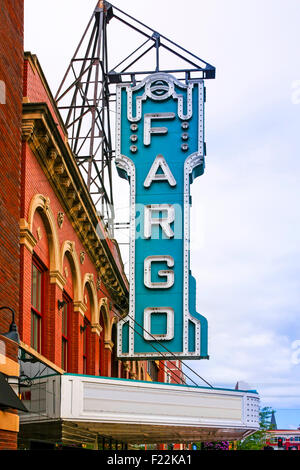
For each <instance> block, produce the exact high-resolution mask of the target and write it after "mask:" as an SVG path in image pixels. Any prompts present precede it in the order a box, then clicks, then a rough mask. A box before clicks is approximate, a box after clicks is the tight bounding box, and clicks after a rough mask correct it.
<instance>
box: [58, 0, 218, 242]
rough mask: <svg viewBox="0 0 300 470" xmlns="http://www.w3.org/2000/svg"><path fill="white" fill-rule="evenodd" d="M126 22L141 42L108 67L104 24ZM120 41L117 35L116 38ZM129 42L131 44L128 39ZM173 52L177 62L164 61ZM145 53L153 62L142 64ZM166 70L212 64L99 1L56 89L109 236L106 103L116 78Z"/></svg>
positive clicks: (188, 73) (187, 71)
mask: <svg viewBox="0 0 300 470" xmlns="http://www.w3.org/2000/svg"><path fill="white" fill-rule="evenodd" d="M111 20H113V21H118V22H119V23H120V25H123V26H125V27H127V28H130V29H131V30H132V31H133V32H134V33H136V34H137V35H138V36H140V37H142V38H143V42H142V43H141V44H140V45H139V46H138V47H136V45H137V43H136V42H135V43H134V49H133V50H131V52H130V53H129V54H128V55H127V56H126V57H125V58H124V59H122V60H121V61H119V63H118V64H117V65H115V66H113V67H111V60H112V59H111V57H110V56H109V54H110V49H109V45H108V34H107V26H108V24H109V23H110V21H111ZM118 41H120V38H118ZM129 47H130V44H129ZM170 54H172V55H173V58H174V57H175V62H176V65H178V64H179V66H178V67H177V68H170V67H168V65H167V66H166V65H165V64H166V63H167V64H168V63H169V62H168V61H166V55H170ZM145 56H151V57H152V62H153V68H151V67H150V68H149V70H145V69H144V67H143V61H144V58H145ZM157 72H163V73H170V74H172V75H173V76H174V77H175V78H177V79H178V80H180V81H183V82H185V83H186V82H187V81H188V80H191V79H199V78H204V79H211V78H215V67H213V66H212V65H210V64H208V63H207V62H205V61H204V60H202V59H200V58H199V57H197V56H196V55H194V54H192V53H191V52H189V51H187V50H186V49H184V48H183V47H181V46H179V45H178V44H176V43H175V42H173V41H171V40H169V39H168V38H166V37H165V36H163V35H162V34H159V33H158V32H157V31H155V30H154V29H153V28H151V27H149V26H146V25H145V24H143V23H141V22H140V21H138V20H136V19H135V18H133V17H132V16H130V15H128V14H127V13H125V12H123V11H122V10H120V9H119V8H117V7H115V6H113V5H112V4H110V3H108V2H106V1H99V2H98V3H97V6H96V8H95V10H94V12H93V15H92V17H91V19H90V21H89V23H88V25H87V27H86V29H85V32H84V34H83V36H82V38H81V39H80V41H79V44H78V46H77V49H76V51H75V53H74V56H73V57H72V59H71V62H70V64H69V66H68V68H67V71H66V73H65V75H64V78H63V80H62V82H61V84H60V86H59V89H58V91H57V94H56V97H55V99H56V102H57V105H58V108H59V109H60V112H61V114H62V116H63V119H64V122H65V126H66V128H67V130H68V133H69V143H70V146H71V149H72V151H73V153H74V155H75V158H76V160H77V163H78V166H79V167H80V170H81V173H82V175H83V178H84V180H85V182H86V185H87V188H88V190H89V192H90V195H91V197H92V199H93V201H94V203H95V206H96V208H97V210H98V211H99V215H100V217H101V218H102V220H103V221H104V223H105V224H106V225H107V228H108V230H109V232H110V235H111V236H114V228H120V227H119V225H117V227H115V222H114V219H115V214H114V201H113V177H112V161H113V159H114V156H115V151H114V144H113V139H112V125H111V111H110V109H109V105H110V103H112V102H114V101H115V96H116V90H115V86H116V84H117V83H120V82H127V83H128V82H130V83H132V84H133V85H136V84H137V83H139V82H140V81H142V80H143V78H145V77H146V76H147V75H150V74H153V73H157Z"/></svg>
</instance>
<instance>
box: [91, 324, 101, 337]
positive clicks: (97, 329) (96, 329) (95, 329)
mask: <svg viewBox="0 0 300 470" xmlns="http://www.w3.org/2000/svg"><path fill="white" fill-rule="evenodd" d="M102 330H103V328H102V327H101V326H100V325H99V323H95V324H92V325H91V332H92V333H96V334H97V335H98V336H100V335H101V332H102Z"/></svg>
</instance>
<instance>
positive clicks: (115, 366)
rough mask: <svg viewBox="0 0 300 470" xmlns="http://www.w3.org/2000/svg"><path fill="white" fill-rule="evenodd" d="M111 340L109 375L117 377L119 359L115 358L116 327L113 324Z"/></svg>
mask: <svg viewBox="0 0 300 470" xmlns="http://www.w3.org/2000/svg"><path fill="white" fill-rule="evenodd" d="M111 340H112V342H113V349H112V354H111V377H118V376H119V361H118V359H117V327H116V325H115V324H113V326H112V330H111Z"/></svg>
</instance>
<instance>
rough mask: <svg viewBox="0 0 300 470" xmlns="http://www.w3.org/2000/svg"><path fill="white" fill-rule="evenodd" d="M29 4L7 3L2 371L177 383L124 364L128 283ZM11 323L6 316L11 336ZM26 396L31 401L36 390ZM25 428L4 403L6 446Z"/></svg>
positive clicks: (0, 104) (143, 364)
mask: <svg viewBox="0 0 300 470" xmlns="http://www.w3.org/2000/svg"><path fill="white" fill-rule="evenodd" d="M23 3H24V2H23V0H10V1H8V0H3V1H2V2H1V5H0V18H1V21H0V56H1V61H0V117H1V119H0V155H1V176H2V181H1V187H0V214H1V230H0V307H4V306H5V307H9V308H10V309H13V311H14V312H15V322H16V324H17V326H18V332H19V335H20V344H19V345H18V343H16V342H15V341H12V340H11V339H8V338H7V337H5V336H2V335H1V334H0V373H2V374H3V377H5V379H8V378H9V377H15V378H16V377H17V378H19V381H20V383H21V385H22V376H21V377H20V373H21V374H22V370H21V372H20V365H19V362H18V354H19V356H20V355H21V357H24V355H25V356H26V355H27V356H26V357H30V358H31V359H30V360H31V361H32V362H33V363H35V362H38V361H40V362H41V364H43V365H44V366H45V367H48V368H49V369H51V370H52V371H54V372H55V373H57V374H64V373H65V372H69V373H73V374H85V375H91V376H104V377H118V378H124V379H133V380H143V381H144V380H146V381H149V380H150V381H151V380H153V381H160V382H168V383H176V382H178V370H177V369H174V374H173V375H172V371H170V370H169V372H166V369H165V368H164V364H163V362H159V361H149V362H147V361H140V362H121V361H118V360H117V357H116V323H117V321H118V319H119V318H120V317H121V316H122V315H123V314H124V312H125V311H126V309H127V303H128V281H127V278H126V276H125V274H124V270H123V264H122V260H121V256H120V252H119V248H118V245H117V243H116V242H115V241H114V240H112V239H110V237H109V236H108V233H107V231H106V228H105V226H104V224H103V223H102V220H101V216H100V215H99V214H98V213H97V212H96V209H95V206H94V204H93V201H92V199H91V197H90V195H89V193H88V191H87V188H86V186H85V184H84V181H83V179H82V177H81V174H80V171H79V169H78V166H77V163H76V161H75V158H74V156H73V154H72V152H71V150H70V147H69V145H68V135H67V131H66V129H65V127H64V124H63V122H62V119H61V117H60V114H59V112H58V110H57V107H56V104H55V101H54V99H53V97H52V94H51V91H50V89H49V87H48V84H47V81H46V79H45V76H44V74H43V71H42V69H41V67H40V65H39V62H38V59H37V57H36V56H34V55H32V54H30V53H26V54H25V58H24V52H23ZM11 321H12V315H11V311H10V310H1V312H0V332H1V333H5V332H7V331H8V330H9V327H10V324H11ZM167 366H168V368H169V369H173V366H174V364H172V363H171V362H168V364H167ZM175 370H176V372H175ZM180 377H181V375H180ZM181 379H182V377H181V378H180V380H181ZM21 390H22V386H21ZM20 397H21V394H20ZM22 399H23V400H24V403H25V404H26V405H28V404H30V391H28V390H27V391H25V392H22ZM19 422H20V420H19V416H18V412H17V411H16V410H15V409H7V407H3V406H1V403H0V449H16V448H17V446H18V443H17V440H18V432H19V428H20V425H19ZM26 429H28V427H27V428H26V426H25V427H22V426H21V432H20V434H19V438H21V441H22V436H25V437H26V439H27V442H29V441H30V436H31V435H30V433H31V432H32V435H34V433H35V432H36V431H34V429H30V431H29V434H28V432H27V431H26ZM37 433H39V431H38V432H37ZM46 433H47V429H46Z"/></svg>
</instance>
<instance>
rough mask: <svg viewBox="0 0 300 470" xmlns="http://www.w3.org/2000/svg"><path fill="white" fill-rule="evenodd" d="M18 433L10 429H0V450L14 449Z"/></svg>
mask: <svg viewBox="0 0 300 470" xmlns="http://www.w3.org/2000/svg"><path fill="white" fill-rule="evenodd" d="M17 437H18V434H17V433H16V432H12V431H1V429H0V450H16V449H17Z"/></svg>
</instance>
